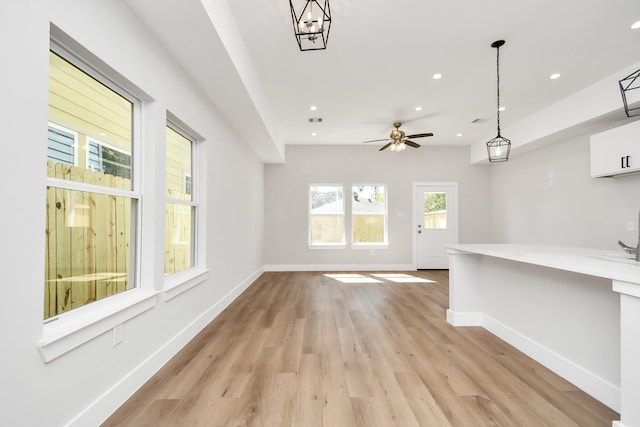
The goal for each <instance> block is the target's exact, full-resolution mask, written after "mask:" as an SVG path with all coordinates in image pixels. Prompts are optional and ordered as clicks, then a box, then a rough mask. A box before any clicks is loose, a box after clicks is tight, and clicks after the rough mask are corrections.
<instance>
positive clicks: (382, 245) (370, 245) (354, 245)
mask: <svg viewBox="0 0 640 427" xmlns="http://www.w3.org/2000/svg"><path fill="white" fill-rule="evenodd" d="M376 186H377V187H384V214H375V215H384V242H363V243H360V242H354V241H353V217H354V216H357V215H367V214H356V213H354V212H353V200H351V199H352V198H353V194H351V193H352V192H353V187H376ZM350 190H351V193H350V197H351V198H350V199H349V200H350V202H351V233H350V237H351V249H387V248H389V237H388V236H389V186H388V185H387V184H384V183H379V182H378V183H354V184H351V189H350Z"/></svg>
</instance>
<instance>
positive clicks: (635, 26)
mask: <svg viewBox="0 0 640 427" xmlns="http://www.w3.org/2000/svg"><path fill="white" fill-rule="evenodd" d="M638 28H640V21H636V22H634V23H633V24H631V29H632V30H637V29H638Z"/></svg>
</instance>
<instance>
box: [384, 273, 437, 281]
mask: <svg viewBox="0 0 640 427" xmlns="http://www.w3.org/2000/svg"><path fill="white" fill-rule="evenodd" d="M372 276H375V277H379V278H381V279H384V280H390V281H392V282H396V283H436V282H435V281H434V280H428V279H423V278H422V277H416V276H412V275H410V274H402V273H391V274H372Z"/></svg>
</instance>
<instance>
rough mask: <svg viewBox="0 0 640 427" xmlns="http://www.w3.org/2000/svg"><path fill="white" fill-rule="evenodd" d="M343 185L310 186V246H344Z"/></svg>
mask: <svg viewBox="0 0 640 427" xmlns="http://www.w3.org/2000/svg"><path fill="white" fill-rule="evenodd" d="M344 243H345V239H344V196H343V187H342V185H330V184H326V185H325V184H312V185H309V246H312V247H313V246H316V247H330V246H344Z"/></svg>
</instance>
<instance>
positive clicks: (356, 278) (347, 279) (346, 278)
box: [325, 273, 436, 283]
mask: <svg viewBox="0 0 640 427" xmlns="http://www.w3.org/2000/svg"><path fill="white" fill-rule="evenodd" d="M325 276H326V277H330V278H332V279H335V280H338V281H340V282H342V283H382V280H377V279H375V278H374V277H377V278H379V279H383V280H389V281H391V282H395V283H436V282H435V281H434V280H427V279H423V278H422V277H417V276H412V275H410V274H403V273H388V274H372V275H371V276H374V277H368V276H366V275H363V274H353V273H344V274H325Z"/></svg>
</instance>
